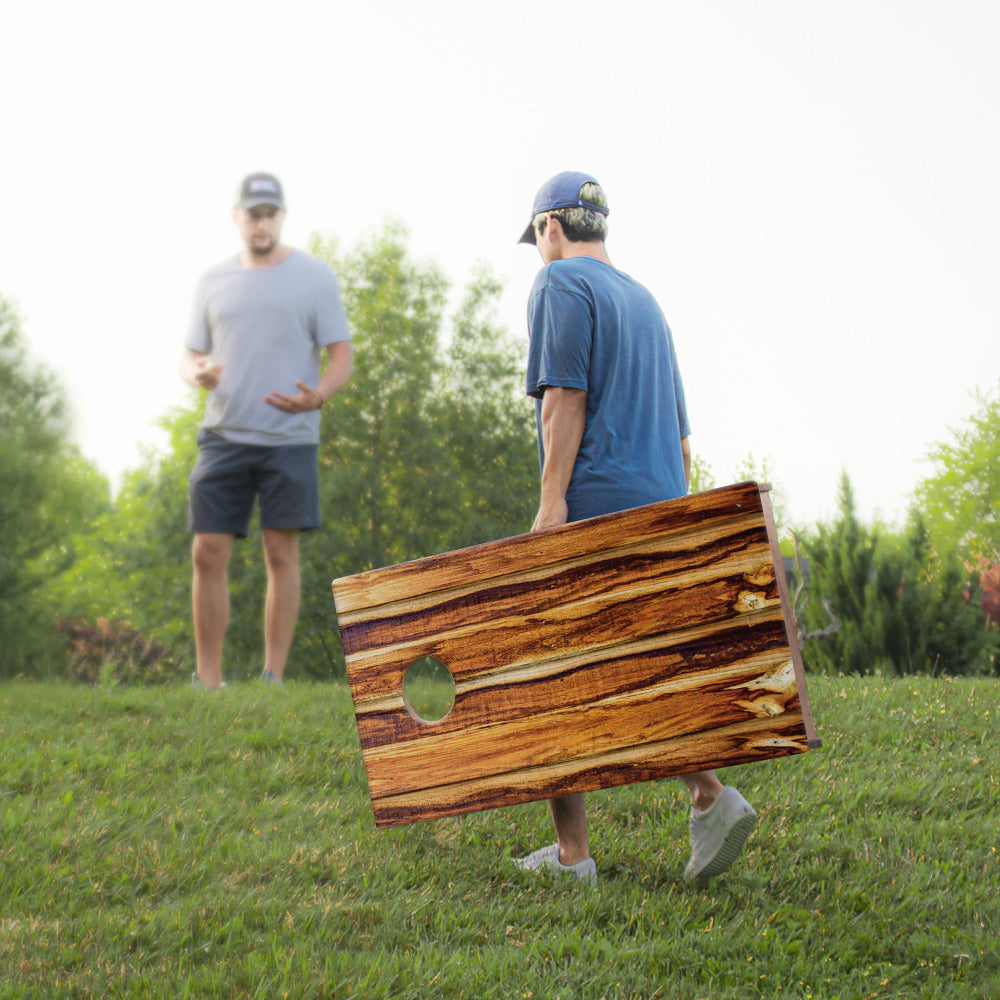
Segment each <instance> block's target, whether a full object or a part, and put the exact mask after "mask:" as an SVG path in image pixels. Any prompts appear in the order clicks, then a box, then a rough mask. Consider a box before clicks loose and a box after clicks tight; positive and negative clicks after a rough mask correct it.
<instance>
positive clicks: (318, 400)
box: [264, 381, 323, 413]
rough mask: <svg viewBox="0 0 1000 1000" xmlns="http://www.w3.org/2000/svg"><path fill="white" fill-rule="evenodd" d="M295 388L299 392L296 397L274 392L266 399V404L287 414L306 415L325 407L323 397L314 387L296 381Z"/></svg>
mask: <svg viewBox="0 0 1000 1000" xmlns="http://www.w3.org/2000/svg"><path fill="white" fill-rule="evenodd" d="M295 388H296V389H298V390H299V391H298V393H297V394H296V395H294V396H286V395H285V393H283V392H272V393H270V394H269V395H267V396H265V397H264V402H265V403H267V404H268V405H270V406H273V407H274V408H275V409H276V410H283V411H284V412H285V413H305V412H307V411H308V410H318V409H319V408H320V407H321V406H322V405H323V397H322V396H321V395H320V394H319V392H318V391H317V390H316V389H313V388H312V386H308V385H306V384H305V383H304V382H298V381H296V383H295Z"/></svg>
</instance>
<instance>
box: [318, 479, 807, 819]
mask: <svg viewBox="0 0 1000 1000" xmlns="http://www.w3.org/2000/svg"><path fill="white" fill-rule="evenodd" d="M333 593H334V600H335V603H336V608H337V617H338V620H339V624H340V632H341V636H342V639H343V644H344V653H345V658H346V661H347V675H348V679H349V682H350V686H351V694H352V697H353V700H354V711H355V717H356V720H357V726H358V734H359V736H360V740H361V750H362V756H363V759H364V765H365V770H366V773H367V778H368V789H369V792H370V794H371V801H372V807H373V810H374V813H375V825H376V827H380V828H381V827H391V826H397V825H401V824H404V823H413V822H417V821H422V820H430V819H437V818H440V817H444V816H452V815H457V814H460V813H466V812H473V811H475V810H479V809H492V808H495V807H498V806H508V805H513V804H515V803H523V802H530V801H533V800H537V799H545V798H549V797H551V796H554V795H565V794H569V793H573V792H586V791H593V790H596V789H599V788H608V787H613V786H616V785H624V784H629V783H631V782H637V781H649V780H651V779H655V778H663V777H666V776H668V775H677V774H682V773H685V772H688V771H697V770H703V769H707V768H713V767H722V766H728V765H733V764H745V763H748V762H750V761H756V760H764V759H767V758H772V757H781V756H785V755H787V754H797V753H803V752H805V751H806V750H807V749H808V748H809V747H810V746H818V745H819V740H817V739H816V734H815V730H814V727H813V722H812V715H811V712H810V709H809V700H808V696H807V694H806V686H805V675H804V673H803V670H802V661H801V657H800V655H799V649H798V644H797V641H796V630H795V620H794V616H793V613H792V608H791V604H790V601H789V596H788V592H787V586H786V583H785V577H784V571H783V566H782V560H781V553H780V551H779V548H778V543H777V539H776V536H775V530H774V522H773V518H772V514H771V507H770V502H769V499H768V487H767V486H762V485H760V484H758V483H752V482H751V483H740V484H737V485H734V486H727V487H724V488H722V489H717V490H710V491H707V492H705V493H696V494H693V495H691V496H686V497H681V498H679V499H677V500H669V501H666V502H663V503H657V504H652V505H650V506H647V507H637V508H634V509H632V510H627V511H624V512H622V513H619V514H609V515H606V516H603V517H596V518H592V519H590V520H586V521H576V522H574V523H572V524H568V525H564V526H562V527H558V528H550V529H547V530H545V531H541V532H536V533H532V534H526V535H519V536H517V537H514V538H509V539H504V540H502V541H497V542H489V543H486V544H483V545H477V546H474V547H472V548H467V549H461V550H458V551H455V552H448V553H444V554H442V555H436V556H430V557H428V558H425V559H417V560H415V561H413V562H408V563H403V564H401V565H398V566H389V567H385V568H383V569H375V570H371V571H369V572H365V573H359V574H357V575H355V576H347V577H342V578H340V579H337V580H334V582H333ZM427 656H430V657H435V658H436V659H438V660H440V661H441V662H442V663H443V664H444V665H445V666H446V667H447V668H448V670H449V671H450V673H451V675H452V677H453V678H454V681H455V702H454V706H453V707H452V709H451V711H450V712H449V713H448V714H447V715H446V716H445V717H444V718H443V719H441V720H439V721H437V722H426V721H423V720H422V719H420V718H419V717H418V716H417V715H416V714H415V713H414V712H413V711H412V710H411V708H410V707H409V705H408V703H407V701H406V699H405V697H404V695H403V678H404V675H405V673H406V671H407V669H408V667H409V666H410V665H411V664H412V663H413V662H414V661H416V660H419V659H420V658H422V657H427Z"/></svg>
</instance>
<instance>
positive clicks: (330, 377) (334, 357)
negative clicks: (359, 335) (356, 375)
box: [264, 340, 354, 413]
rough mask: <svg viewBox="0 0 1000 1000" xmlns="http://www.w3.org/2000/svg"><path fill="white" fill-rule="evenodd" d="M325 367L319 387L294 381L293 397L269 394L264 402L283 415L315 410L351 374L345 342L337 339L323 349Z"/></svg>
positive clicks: (351, 359) (348, 344)
mask: <svg viewBox="0 0 1000 1000" xmlns="http://www.w3.org/2000/svg"><path fill="white" fill-rule="evenodd" d="M326 356H327V366H326V370H325V371H324V372H323V376H322V378H320V380H319V385H318V386H317V387H316V388H315V389H314V388H312V386H308V385H306V384H305V383H304V382H299V381H296V382H295V387H296V388H297V389H298V390H299V391H298V393H296V395H294V396H288V395H286V394H285V393H283V392H277V391H275V392H272V393H270V394H269V395H267V396H265V397H264V402H265V403H270V404H271V406H273V407H275V408H276V409H278V410H283V411H284V412H285V413H304V412H305V411H306V410H318V409H319V408H320V407H321V406H322V405H323V404H324V403H325V402H326V401H327V400H328V399H329V398H330V397H331V396H333V395H335V394H336V393H338V392H340V390H341V389H342V388H343V387H344V385H345V384H346V383H347V380H348V379H349V378H350V377H351V374H352V372H353V371H354V348H353V346H352V344H351V342H350V341H349V340H338V341H337V342H336V343H335V344H328V345H327V348H326Z"/></svg>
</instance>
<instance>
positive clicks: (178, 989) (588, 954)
mask: <svg viewBox="0 0 1000 1000" xmlns="http://www.w3.org/2000/svg"><path fill="white" fill-rule="evenodd" d="M809 691H810V695H811V699H812V703H813V709H814V714H815V717H816V723H817V728H818V730H819V734H820V735H821V736H822V738H823V740H824V746H823V748H821V749H819V750H814V751H810V752H809V753H807V754H805V755H802V756H797V757H791V758H785V759H784V760H780V761H770V762H766V763H762V764H755V765H747V766H744V767H741V768H734V769H730V770H729V771H728V772H726V773H725V774H723V778H724V779H725V780H727V781H728V782H730V783H734V784H737V785H738V786H739V787H740V789H741V790H742V791H743V792H744V794H745V795H746V796H747V798H749V799H750V800H751V801H752V802H753V803H754V804H755V806H756V807H757V810H758V812H759V813H760V817H761V819H760V823H759V825H758V828H757V830H756V832H755V833H754V835H753V837H752V838H751V840H750V843H749V845H748V853H747V856H746V857H745V859H744V860H743V861H742V862H741V863H739V864H738V866H737V867H736V868H734V869H733V871H732V872H731V873H730V874H729V875H728V876H727V877H726V878H724V879H722V880H719V881H718V882H716V883H714V884H713V885H712V886H711V888H710V889H708V890H705V891H696V890H693V889H691V888H689V887H687V886H686V885H685V884H684V883H683V881H682V879H681V874H682V871H683V868H684V864H685V863H686V860H687V816H686V806H685V803H684V800H683V796H682V793H681V786H680V784H679V782H675V781H667V782H661V783H657V784H645V785H634V786H631V787H629V788H624V789H617V790H614V791H608V792H601V793H597V794H595V795H593V796H592V798H591V816H592V818H591V835H592V847H593V851H594V856H595V859H596V861H597V864H598V869H599V872H600V875H601V880H600V882H599V883H598V884H597V885H596V886H595V887H593V888H587V887H577V886H576V885H575V884H569V883H567V882H565V881H555V880H553V879H550V878H546V877H541V878H539V877H537V876H532V875H530V874H528V873H525V872H520V871H518V870H516V869H515V868H514V867H513V865H512V864H511V863H510V857H511V856H515V857H516V856H518V855H520V854H523V853H526V852H528V851H529V850H530V849H532V848H535V847H538V846H540V845H542V844H544V843H548V842H550V840H551V835H550V831H549V826H548V820H547V816H546V813H545V810H544V807H543V806H541V805H540V804H534V805H530V806H523V807H518V808H515V809H507V810H497V811H493V812H485V813H479V814H475V815H471V816H466V817H460V818H456V819H452V820H441V821H438V822H435V823H425V824H419V825H415V826H410V827H404V828H399V829H395V830H390V831H382V832H376V831H375V829H374V825H373V822H372V818H371V811H370V806H369V803H368V798H367V790H366V786H365V781H364V773H363V769H362V766H361V758H360V751H359V749H358V743H357V735H356V731H355V729H354V722H353V715H352V713H351V707H350V698H349V695H348V693H347V691H346V690H345V689H343V688H338V687H333V686H312V685H305V684H303V685H295V684H291V685H290V686H289V689H288V692H287V693H283V692H280V691H275V690H272V689H267V688H264V687H262V686H260V685H258V684H246V685H230V687H229V688H228V689H227V690H226V691H225V692H223V693H222V694H221V695H213V694H209V693H205V692H200V693H199V692H195V691H191V690H188V689H187V688H185V687H181V686H178V687H177V688H175V689H169V690H162V689H161V690H154V689H110V688H100V689H81V688H74V687H69V686H62V685H32V684H21V683H6V684H3V685H0V761H2V763H0V997H2V998H3V1000H9V998H29V997H30V998H32V1000H36V998H52V1000H55V998H64V997H66V998H68V997H100V998H103V1000H106V998H112V997H144V998H146V997H151V998H161V997H162V998H168V997H169V998H171V1000H177V998H183V997H198V998H201V997H225V998H244V997H254V998H279V997H291V998H313V997H316V998H318V997H335V998H350V997H372V998H394V1000H401V998H436V997H468V998H475V1000H483V998H490V997H513V998H555V997H558V998H562V1000H570V998H573V1000H599V998H604V997H607V998H616V1000H619V998H620V1000H639V998H645V1000H651V998H664V1000H666V998H679V1000H695V998H711V1000H718V998H729V997H733V998H756V997H776V998H777V997H780V998H796V1000H799V998H801V1000H810V998H816V1000H821V998H822V1000H833V998H838V997H839V998H852V1000H854V998H870V1000H874V998H880V1000H883V998H913V1000H915V998H932V997H933V998H962V1000H968V998H990V1000H994V998H996V997H1000V947H998V943H997V942H998V938H1000V857H998V829H1000V823H998V820H1000V804H998V793H1000V787H998V777H997V761H998V759H1000V725H998V722H1000V720H998V713H1000V706H998V695H1000V683H998V682H997V681H995V680H985V679H979V680H955V681H948V680H934V679H929V678H908V679H898V680H897V679H893V680H888V679H883V678H879V677H870V678H821V677H817V678H812V679H811V680H810V686H809Z"/></svg>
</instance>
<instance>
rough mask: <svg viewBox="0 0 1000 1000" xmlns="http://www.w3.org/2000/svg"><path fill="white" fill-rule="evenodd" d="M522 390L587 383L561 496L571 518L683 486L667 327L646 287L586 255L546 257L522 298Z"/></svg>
mask: <svg viewBox="0 0 1000 1000" xmlns="http://www.w3.org/2000/svg"><path fill="white" fill-rule="evenodd" d="M528 330H529V334H530V338H531V339H530V345H529V349H528V376H527V386H526V387H527V391H528V394H529V395H530V396H534V397H535V398H536V400H537V402H536V418H537V421H538V447H539V458H540V461H541V464H542V466H543V467H544V465H545V454H544V448H543V445H542V431H541V410H542V403H541V400H542V396H543V394H544V392H545V389H546V387H548V386H559V387H562V388H568V389H584V390H586V393H587V417H586V424H585V427H584V432H583V440H582V442H581V444H580V450H579V452H578V454H577V458H576V464H575V465H574V467H573V475H572V477H571V479H570V485H569V490H568V491H567V494H566V501H567V503H568V505H569V516H570V520H571V521H577V520H580V519H581V518H585V517H594V516H596V515H598V514H609V513H613V512H614V511H619V510H627V509H628V508H630V507H639V506H642V505H644V504H648V503H655V502H657V501H659V500H669V499H671V498H673V497H678V496H683V495H684V494H685V493H686V492H687V484H686V481H685V476H684V458H683V455H682V453H681V438H684V437H687V436H688V434H690V428H689V426H688V419H687V410H686V408H685V404H684V387H683V384H682V383H681V376H680V372H679V370H678V368H677V359H676V356H675V354H674V343H673V337H672V336H671V334H670V327H669V326H667V322H666V320H665V319H664V317H663V313H662V311H661V310H660V307H659V305H657V303H656V300H655V299H654V298H653V296H652V295H651V294H650V293H649V291H648V290H647V289H646V288H645V287H643V286H642V285H640V284H639V283H638V282H637V281H634V280H633V279H632V278H630V277H629V276H628V275H627V274H623V273H622V272H621V271H617V270H615V268H613V267H611V266H610V265H609V264H605V263H604V262H603V261H599V260H597V259H595V258H593V257H573V258H570V259H568V260H557V261H553V262H552V263H551V264H548V265H547V266H546V267H544V268H543V269H542V270H541V271H540V272H539V274H538V277H537V278H536V279H535V284H534V286H533V287H532V290H531V296H530V298H529V300H528Z"/></svg>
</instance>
